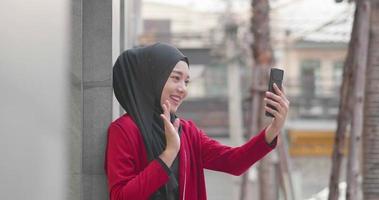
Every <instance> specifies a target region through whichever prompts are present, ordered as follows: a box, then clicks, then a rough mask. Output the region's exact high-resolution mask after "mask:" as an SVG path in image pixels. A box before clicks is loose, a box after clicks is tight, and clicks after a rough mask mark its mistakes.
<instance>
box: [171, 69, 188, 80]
mask: <svg viewBox="0 0 379 200" xmlns="http://www.w3.org/2000/svg"><path fill="white" fill-rule="evenodd" d="M172 72H175V73H178V74H180V75H181V76H183V72H181V71H176V70H173V71H172ZM187 78H188V79H189V78H190V76H187Z"/></svg>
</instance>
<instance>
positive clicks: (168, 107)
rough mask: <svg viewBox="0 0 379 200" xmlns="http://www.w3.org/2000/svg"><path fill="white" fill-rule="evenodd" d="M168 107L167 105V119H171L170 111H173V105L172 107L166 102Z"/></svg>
mask: <svg viewBox="0 0 379 200" xmlns="http://www.w3.org/2000/svg"><path fill="white" fill-rule="evenodd" d="M166 105H167V114H166V116H167V118H168V119H170V110H171V105H170V102H169V101H168V100H166Z"/></svg>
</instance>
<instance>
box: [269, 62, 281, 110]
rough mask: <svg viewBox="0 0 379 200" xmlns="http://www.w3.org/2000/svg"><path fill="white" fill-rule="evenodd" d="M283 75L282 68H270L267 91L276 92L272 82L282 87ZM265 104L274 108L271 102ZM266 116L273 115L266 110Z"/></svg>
mask: <svg viewBox="0 0 379 200" xmlns="http://www.w3.org/2000/svg"><path fill="white" fill-rule="evenodd" d="M283 75H284V71H283V70H281V69H278V68H271V71H270V80H269V82H268V91H270V92H272V93H275V94H276V92H275V91H274V83H275V84H276V85H277V86H278V87H279V89H282V82H283ZM267 106H268V107H269V108H272V109H274V110H276V109H275V107H274V106H272V105H271V104H267ZM266 116H268V117H274V116H273V115H272V114H271V113H269V112H267V111H266Z"/></svg>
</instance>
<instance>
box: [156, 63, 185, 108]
mask: <svg viewBox="0 0 379 200" xmlns="http://www.w3.org/2000/svg"><path fill="white" fill-rule="evenodd" d="M189 78H190V77H189V69H188V65H187V63H186V62H184V61H179V62H178V63H177V64H176V65H175V67H174V69H173V70H172V71H171V74H170V76H169V77H168V79H167V81H166V84H165V86H164V87H163V91H162V95H161V105H163V102H165V101H166V100H168V101H169V102H170V107H171V109H170V112H171V113H175V112H176V110H177V109H178V107H179V105H180V104H181V103H182V102H183V100H184V98H186V97H187V85H188V83H189Z"/></svg>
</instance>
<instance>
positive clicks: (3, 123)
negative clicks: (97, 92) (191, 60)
mask: <svg viewBox="0 0 379 200" xmlns="http://www.w3.org/2000/svg"><path fill="white" fill-rule="evenodd" d="M69 6H70V2H69V1H66V0H60V1H42V0H36V1H13V0H2V1H1V3H0V24H1V31H0V91H1V94H0V136H1V137H0V152H1V160H0V199H12V200H13V199H14V200H18V199H55V200H61V199H66V197H67V188H68V184H67V175H68V165H67V163H68V158H67V153H66V152H67V150H68V146H67V140H66V137H65V135H66V134H67V128H68V126H67V123H68V122H67V118H66V117H67V112H68V108H69V105H68V102H67V91H68V87H67V86H68V82H69V80H68V79H67V72H68V66H69V62H68V59H67V58H68V53H69V36H70V32H69V30H70V29H69V14H70V12H69V8H70V7H69Z"/></svg>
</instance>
